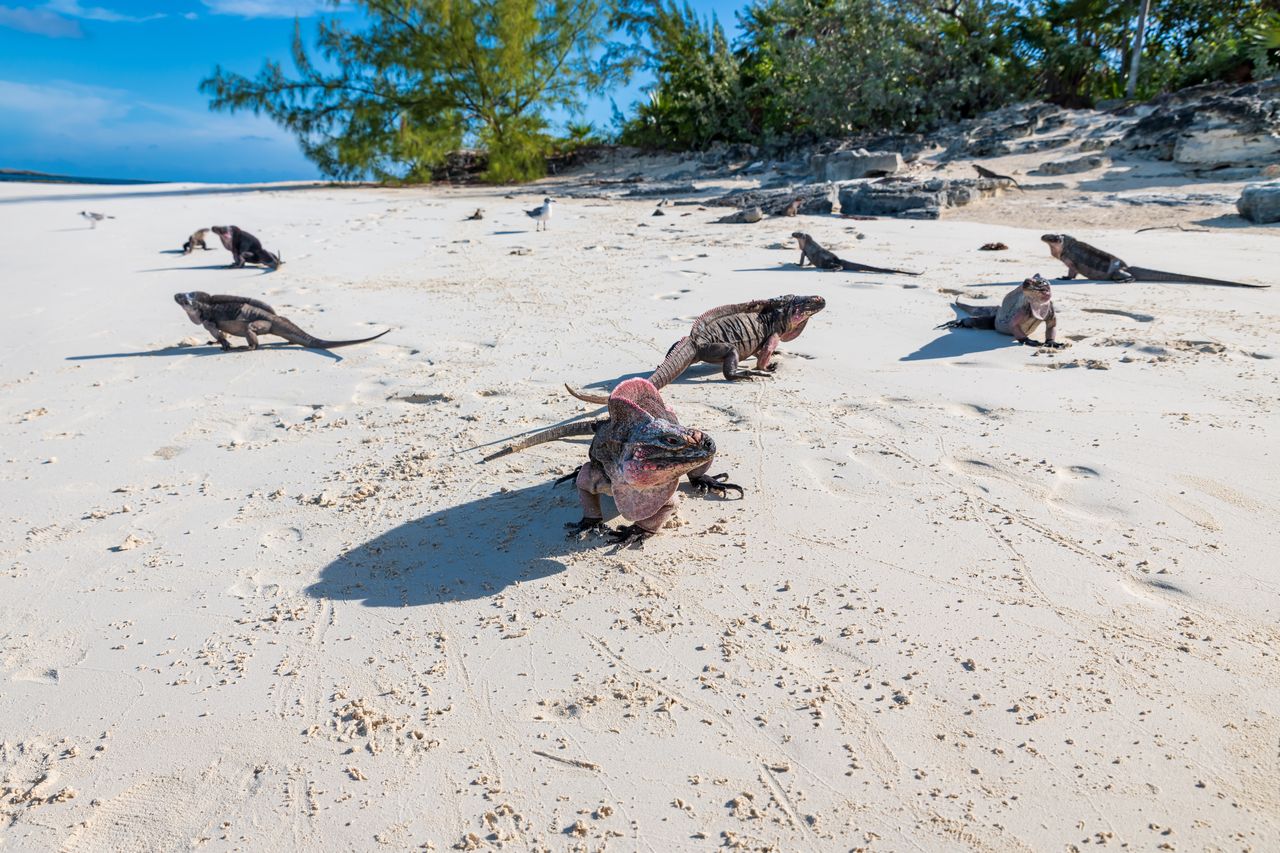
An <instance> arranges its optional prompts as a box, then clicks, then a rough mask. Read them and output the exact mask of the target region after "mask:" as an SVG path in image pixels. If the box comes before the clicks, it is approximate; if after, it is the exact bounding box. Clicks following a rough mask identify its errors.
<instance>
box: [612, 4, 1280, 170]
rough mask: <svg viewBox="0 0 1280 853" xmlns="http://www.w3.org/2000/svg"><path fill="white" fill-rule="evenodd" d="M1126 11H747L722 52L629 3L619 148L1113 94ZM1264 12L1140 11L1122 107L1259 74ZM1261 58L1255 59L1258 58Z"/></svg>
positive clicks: (852, 7) (822, 132)
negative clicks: (647, 79)
mask: <svg viewBox="0 0 1280 853" xmlns="http://www.w3.org/2000/svg"><path fill="white" fill-rule="evenodd" d="M1139 5H1140V0H752V2H750V3H748V4H747V5H746V7H745V8H744V10H743V11H742V12H741V13H739V21H740V23H741V29H742V32H741V34H740V36H739V37H738V39H737V41H736V42H735V44H734V45H733V46H732V50H730V49H729V47H728V46H727V45H726V43H725V37H724V32H723V30H722V29H721V27H720V25H719V23H718V22H716V21H715V20H714V19H712V20H711V21H710V22H709V23H704V22H703V21H702V20H701V19H700V18H698V16H697V15H696V14H695V13H694V12H693V11H692V9H691V8H690V7H689V5H687V4H685V5H677V2H676V0H666V1H665V2H660V3H658V4H657V5H651V4H645V3H639V2H637V0H633V2H632V5H631V6H629V7H628V9H629V13H630V17H629V18H627V20H626V24H627V26H628V27H629V28H630V29H631V31H632V32H633V33H634V34H635V35H637V37H642V44H644V45H645V47H644V48H643V51H642V53H643V61H644V63H645V65H646V66H647V67H648V68H649V69H651V70H652V72H653V75H654V78H655V82H654V85H653V86H652V88H651V89H650V90H649V93H648V100H646V101H644V102H641V103H640V104H638V105H636V107H635V108H634V113H633V117H632V118H631V119H630V120H628V121H625V122H624V123H623V125H622V132H621V138H622V140H623V141H626V142H632V143H635V144H643V145H653V146H657V147H665V148H675V149H697V148H705V147H706V146H708V145H709V144H711V143H714V142H720V141H728V142H744V141H747V142H756V143H765V144H788V143H793V142H797V141H804V140H810V139H817V138H824V137H833V136H846V135H849V134H851V133H856V132H859V131H876V132H879V131H918V130H927V129H929V128H932V127H935V126H937V125H938V124H940V123H942V122H946V121H951V120H954V119H958V118H965V117H969V116H973V115H976V114H978V113H980V112H983V111H985V110H988V109H991V108H993V107H997V106H1000V105H1001V104H1004V103H1009V102H1011V101H1015V100H1019V99H1023V98H1028V97H1043V98H1047V99H1049V100H1052V101H1054V102H1056V103H1059V104H1063V105H1067V106H1088V105H1092V104H1093V103H1095V102H1096V101H1098V100H1100V99H1104V98H1118V97H1120V96H1121V95H1122V94H1123V92H1124V84H1125V77H1126V71H1127V69H1128V65H1129V60H1130V58H1131V51H1132V45H1133V40H1134V31H1135V28H1136V23H1137V16H1138V9H1139ZM1278 43H1280V0H1229V2H1228V0H1152V3H1151V8H1150V14H1149V18H1148V24H1147V32H1146V38H1145V41H1144V46H1143V51H1142V57H1141V63H1140V70H1141V73H1140V76H1139V81H1138V82H1139V85H1138V91H1137V94H1138V96H1139V97H1150V96H1152V95H1155V94H1158V93H1159V92H1162V91H1169V90H1172V89H1177V88H1181V87H1183V86H1187V85H1192V84H1195V83H1202V82H1206V81H1211V80H1246V79H1248V78H1249V77H1250V76H1251V75H1252V76H1254V77H1257V76H1262V75H1264V74H1270V73H1274V71H1275V65H1274V60H1275V56H1276V54H1277V44H1278ZM1268 45H1270V46H1268Z"/></svg>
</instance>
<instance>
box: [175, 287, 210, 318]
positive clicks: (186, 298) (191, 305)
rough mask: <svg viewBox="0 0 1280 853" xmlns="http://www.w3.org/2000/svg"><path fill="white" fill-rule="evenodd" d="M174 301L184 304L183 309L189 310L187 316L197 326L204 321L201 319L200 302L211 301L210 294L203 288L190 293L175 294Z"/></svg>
mask: <svg viewBox="0 0 1280 853" xmlns="http://www.w3.org/2000/svg"><path fill="white" fill-rule="evenodd" d="M173 301H174V302H176V303H178V304H179V305H181V306H182V310H183V311H186V312H187V317H189V318H190V319H191V322H193V323H195V324H196V325H197V326H198V325H200V323H201V322H202V321H201V319H200V303H202V302H203V303H207V302H208V301H209V294H207V293H205V292H204V291H203V290H193V291H190V292H189V293H175V294H173Z"/></svg>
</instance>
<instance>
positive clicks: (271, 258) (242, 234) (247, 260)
mask: <svg viewBox="0 0 1280 853" xmlns="http://www.w3.org/2000/svg"><path fill="white" fill-rule="evenodd" d="M213 233H214V234H217V235H218V237H220V238H221V239H222V246H223V248H225V249H226V250H227V251H228V252H230V253H231V258H232V260H231V266H232V267H234V268H237V269H238V268H240V267H242V266H244V265H245V264H262V265H263V266H268V267H271V268H272V269H275V268H276V267H278V266H280V265H281V264H282V263H284V261H282V260H281V259H280V256H279V255H277V254H275V253H273V252H268V251H267V250H266V249H264V248H262V241H261V240H259V239H258V238H257V237H255V236H253V235H252V234H250V233H249V232H248V231H241V230H240V229H239V228H237V227H236V226H234V225H215V226H213Z"/></svg>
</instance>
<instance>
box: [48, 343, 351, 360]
mask: <svg viewBox="0 0 1280 853" xmlns="http://www.w3.org/2000/svg"><path fill="white" fill-rule="evenodd" d="M276 349H297V350H306V351H307V352H313V353H315V354H316V355H322V356H325V357H326V358H331V359H333V360H334V361H342V356H340V355H338V354H337V353H336V352H332V351H331V350H327V349H309V348H308V347H300V346H298V345H297V344H290V343H272V344H259V345H258V350H259V351H261V350H276ZM245 352H252V350H250V349H249V348H248V347H247V346H240V347H232V348H231V349H230V350H223V349H222V347H219V346H199V347H163V348H162V349H153V350H142V351H139V352H104V353H96V354H93V355H69V356H67V359H66V360H67V361H97V360H98V359H102V358H141V357H147V358H150V357H153V356H163V355H194V356H198V357H204V356H210V355H231V354H232V353H245Z"/></svg>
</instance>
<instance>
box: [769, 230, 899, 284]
mask: <svg viewBox="0 0 1280 853" xmlns="http://www.w3.org/2000/svg"><path fill="white" fill-rule="evenodd" d="M791 236H792V237H793V238H795V241H796V243H798V244H799V245H800V266H804V262H805V261H806V260H807V261H808V262H809V263H811V264H813V265H814V266H815V267H817V268H818V269H820V270H845V271H846V272H881V273H888V274H890V275H920V273H918V272H907V271H906V270H891V269H885V268H884V267H870V266H867V265H866V264H859V263H856V262H855V261H846V260H845V259H844V258H838V257H836V253H835V252H832V251H828V250H827V249H824V248H822V246H821V245H819V244H818V241H817V240H815V239H813V238H812V237H810V236H809V235H808V234H806V233H804V232H803V231H794V232H792V234H791Z"/></svg>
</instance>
